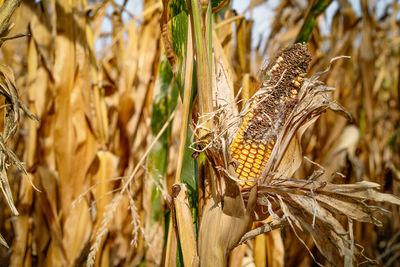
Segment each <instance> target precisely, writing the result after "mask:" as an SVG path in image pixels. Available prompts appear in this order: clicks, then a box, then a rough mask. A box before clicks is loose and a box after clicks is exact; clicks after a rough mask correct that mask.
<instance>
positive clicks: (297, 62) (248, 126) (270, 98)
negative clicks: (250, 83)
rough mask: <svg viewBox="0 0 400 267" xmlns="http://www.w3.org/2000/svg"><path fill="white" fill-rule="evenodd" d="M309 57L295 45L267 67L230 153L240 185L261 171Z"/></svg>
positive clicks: (304, 71) (281, 53)
mask: <svg viewBox="0 0 400 267" xmlns="http://www.w3.org/2000/svg"><path fill="white" fill-rule="evenodd" d="M310 61H311V55H310V53H309V51H308V46H307V44H294V45H291V46H289V47H288V48H286V49H284V50H283V51H281V52H280V53H279V54H278V55H277V56H276V57H275V58H274V59H273V60H272V61H271V63H270V64H269V65H268V66H267V68H266V72H265V73H264V74H265V76H266V77H265V78H266V80H265V81H264V82H263V83H262V87H261V88H260V90H259V93H258V95H257V96H256V97H255V98H254V100H253V102H252V103H251V105H250V111H249V112H248V113H247V115H246V116H245V118H244V119H243V122H242V126H241V127H240V129H239V131H238V133H237V135H236V137H235V139H234V140H233V142H232V144H231V146H230V154H231V157H232V159H233V161H232V162H233V163H234V166H235V169H236V173H237V176H238V179H240V180H242V182H240V183H239V184H240V185H241V186H242V187H245V186H251V185H252V182H250V181H249V182H246V180H253V179H257V178H259V176H260V174H261V173H262V171H263V170H264V168H265V166H266V164H267V162H268V159H269V157H270V155H271V152H272V149H273V147H274V145H275V142H276V138H277V135H278V133H279V130H280V128H281V126H282V125H283V123H284V122H285V119H286V117H287V115H288V114H289V113H290V111H291V110H292V109H293V107H294V105H295V103H296V101H297V94H298V90H299V89H300V87H301V82H302V79H303V77H304V75H305V73H306V71H307V69H308V66H309V64H310Z"/></svg>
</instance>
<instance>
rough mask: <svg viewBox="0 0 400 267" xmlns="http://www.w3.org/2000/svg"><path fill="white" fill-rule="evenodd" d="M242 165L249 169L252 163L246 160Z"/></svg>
mask: <svg viewBox="0 0 400 267" xmlns="http://www.w3.org/2000/svg"><path fill="white" fill-rule="evenodd" d="M244 166H245V167H247V168H250V169H251V167H252V165H251V164H250V163H248V162H246V163H245V164H244Z"/></svg>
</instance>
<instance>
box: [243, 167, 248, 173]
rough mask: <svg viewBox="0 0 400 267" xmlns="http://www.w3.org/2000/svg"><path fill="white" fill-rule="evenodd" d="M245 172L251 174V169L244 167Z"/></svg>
mask: <svg viewBox="0 0 400 267" xmlns="http://www.w3.org/2000/svg"><path fill="white" fill-rule="evenodd" d="M243 172H250V169H249V168H246V167H244V168H243ZM243 172H242V173H243Z"/></svg>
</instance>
